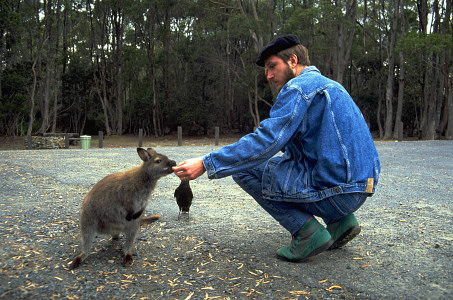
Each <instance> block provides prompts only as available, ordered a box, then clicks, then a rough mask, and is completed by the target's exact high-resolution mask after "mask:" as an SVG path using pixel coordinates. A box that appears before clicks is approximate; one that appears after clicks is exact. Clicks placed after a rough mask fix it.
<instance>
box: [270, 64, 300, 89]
mask: <svg viewBox="0 0 453 300" xmlns="http://www.w3.org/2000/svg"><path fill="white" fill-rule="evenodd" d="M294 77H296V76H295V75H294V73H293V71H292V70H291V68H290V67H289V66H288V65H286V69H285V74H284V78H283V82H284V83H283V84H282V86H281V88H282V87H283V86H284V85H285V84H286V83H288V81H290V80H291V79H293V78H294ZM268 82H269V86H270V88H271V91H272V93H273V94H274V95H277V94H278V93H280V90H281V88H278V87H277V86H276V85H275V82H274V81H273V80H268Z"/></svg>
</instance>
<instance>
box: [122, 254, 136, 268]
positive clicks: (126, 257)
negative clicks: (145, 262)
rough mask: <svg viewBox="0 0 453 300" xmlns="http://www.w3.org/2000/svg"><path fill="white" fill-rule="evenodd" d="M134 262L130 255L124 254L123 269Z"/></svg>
mask: <svg viewBox="0 0 453 300" xmlns="http://www.w3.org/2000/svg"><path fill="white" fill-rule="evenodd" d="M133 261H134V259H133V258H132V255H131V254H126V255H124V258H123V267H128V266H130V265H132V262H133Z"/></svg>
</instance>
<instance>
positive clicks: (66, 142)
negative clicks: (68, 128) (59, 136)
mask: <svg viewBox="0 0 453 300" xmlns="http://www.w3.org/2000/svg"><path fill="white" fill-rule="evenodd" d="M64 148H65V149H69V133H67V132H66V133H65V134H64Z"/></svg>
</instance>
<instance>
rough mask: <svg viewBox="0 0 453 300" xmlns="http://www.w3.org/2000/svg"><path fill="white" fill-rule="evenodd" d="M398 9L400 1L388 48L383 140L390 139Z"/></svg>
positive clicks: (398, 2)
mask: <svg viewBox="0 0 453 300" xmlns="http://www.w3.org/2000/svg"><path fill="white" fill-rule="evenodd" d="M399 7H400V0H395V11H394V15H393V21H392V26H391V27H392V31H391V37H390V46H389V54H388V72H387V86H386V89H385V108H386V114H385V129H384V130H385V131H384V139H389V138H391V137H392V124H393V81H394V74H395V56H394V51H395V43H396V32H397V27H398V18H399Z"/></svg>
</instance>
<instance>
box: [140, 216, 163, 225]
mask: <svg viewBox="0 0 453 300" xmlns="http://www.w3.org/2000/svg"><path fill="white" fill-rule="evenodd" d="M159 219H160V215H153V216H147V217H143V218H141V219H140V225H143V224H151V223H153V222H156V221H157V220H159Z"/></svg>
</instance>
